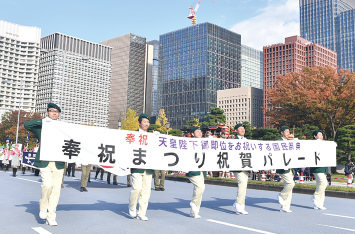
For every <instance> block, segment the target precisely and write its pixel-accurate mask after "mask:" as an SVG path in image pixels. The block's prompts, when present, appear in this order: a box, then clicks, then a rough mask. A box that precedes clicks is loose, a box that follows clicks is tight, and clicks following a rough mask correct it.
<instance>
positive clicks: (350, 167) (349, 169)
mask: <svg viewBox="0 0 355 234" xmlns="http://www.w3.org/2000/svg"><path fill="white" fill-rule="evenodd" d="M344 172H345V176H346V177H348V176H349V175H350V177H351V181H353V180H354V173H355V168H354V163H353V162H352V161H351V160H348V162H347V163H346V164H345V169H344Z"/></svg>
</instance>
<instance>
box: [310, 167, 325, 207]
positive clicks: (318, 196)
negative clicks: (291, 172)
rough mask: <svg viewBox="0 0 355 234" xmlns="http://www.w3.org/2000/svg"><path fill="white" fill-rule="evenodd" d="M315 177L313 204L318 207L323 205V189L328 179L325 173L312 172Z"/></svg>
mask: <svg viewBox="0 0 355 234" xmlns="http://www.w3.org/2000/svg"><path fill="white" fill-rule="evenodd" d="M313 175H314V177H315V178H316V184H317V187H316V191H315V192H314V195H313V198H314V204H315V205H316V206H318V207H323V205H324V199H325V189H326V188H327V184H328V180H327V175H326V174H325V173H313Z"/></svg>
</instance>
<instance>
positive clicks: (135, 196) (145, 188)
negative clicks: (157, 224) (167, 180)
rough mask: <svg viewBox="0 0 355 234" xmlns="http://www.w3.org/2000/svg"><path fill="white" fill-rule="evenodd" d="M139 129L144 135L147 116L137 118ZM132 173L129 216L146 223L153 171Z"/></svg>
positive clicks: (136, 170)
mask: <svg viewBox="0 0 355 234" xmlns="http://www.w3.org/2000/svg"><path fill="white" fill-rule="evenodd" d="M138 123H139V129H138V131H139V132H141V133H146V132H147V130H148V128H149V125H150V118H149V116H148V115H147V114H141V115H140V116H139V118H138ZM131 173H132V190H131V193H130V196H129V207H128V209H129V215H130V216H131V217H132V218H135V217H136V218H137V219H139V220H143V221H148V217H147V216H146V212H147V208H148V203H149V198H150V191H151V184H152V174H153V173H154V171H153V170H150V169H134V168H131ZM137 201H138V203H139V209H138V212H137Z"/></svg>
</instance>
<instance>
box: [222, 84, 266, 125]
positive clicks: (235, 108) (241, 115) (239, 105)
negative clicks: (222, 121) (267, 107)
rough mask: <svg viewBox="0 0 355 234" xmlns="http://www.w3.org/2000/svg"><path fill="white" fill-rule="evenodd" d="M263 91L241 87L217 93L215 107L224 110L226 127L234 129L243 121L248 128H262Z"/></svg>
mask: <svg viewBox="0 0 355 234" xmlns="http://www.w3.org/2000/svg"><path fill="white" fill-rule="evenodd" d="M262 106H263V91H262V90H261V89H257V88H253V87H242V88H235V89H225V90H218V91H217V107H218V108H220V109H222V110H224V114H225V116H226V125H227V126H229V127H231V128H234V126H235V125H236V124H238V123H243V122H245V121H247V122H249V123H250V126H251V127H252V128H253V127H257V128H260V127H262V126H263V110H262Z"/></svg>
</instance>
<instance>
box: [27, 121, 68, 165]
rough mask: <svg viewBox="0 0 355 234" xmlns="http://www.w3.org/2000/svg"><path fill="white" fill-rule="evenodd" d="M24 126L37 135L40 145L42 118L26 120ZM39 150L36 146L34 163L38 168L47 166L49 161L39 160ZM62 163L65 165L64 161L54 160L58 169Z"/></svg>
mask: <svg viewBox="0 0 355 234" xmlns="http://www.w3.org/2000/svg"><path fill="white" fill-rule="evenodd" d="M24 126H25V128H26V129H27V130H29V131H31V132H33V133H34V134H35V136H36V137H37V139H38V140H39V142H40V145H41V133H42V119H37V120H30V121H27V122H26V123H25V124H24ZM40 152H41V146H40V147H39V148H38V151H37V154H36V158H35V163H34V165H35V166H37V167H40V168H44V167H46V166H48V164H49V161H41V160H39V157H40ZM64 165H65V164H64V162H55V166H56V167H57V168H58V169H63V168H64Z"/></svg>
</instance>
